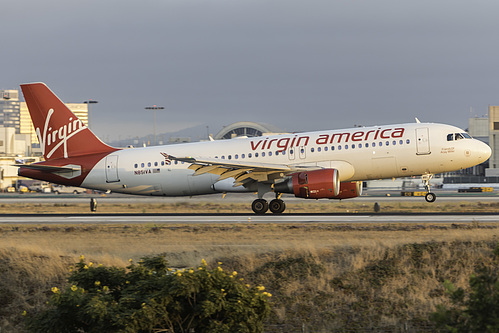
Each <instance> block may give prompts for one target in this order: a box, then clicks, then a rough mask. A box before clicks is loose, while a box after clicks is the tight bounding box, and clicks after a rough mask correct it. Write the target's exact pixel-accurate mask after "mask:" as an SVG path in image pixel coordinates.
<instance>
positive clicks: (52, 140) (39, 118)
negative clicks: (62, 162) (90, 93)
mask: <svg viewBox="0 0 499 333" xmlns="http://www.w3.org/2000/svg"><path fill="white" fill-rule="evenodd" d="M21 89H22V91H23V94H24V99H25V100H26V104H27V105H28V109H29V113H30V115H31V120H32V121H33V126H34V127H35V131H36V135H37V136H38V140H39V141H40V147H41V149H42V152H43V157H45V159H46V160H53V159H58V158H68V157H76V156H82V155H88V154H97V153H106V152H113V151H115V150H117V149H115V148H112V147H110V146H108V145H106V144H105V143H104V142H102V141H101V140H100V139H99V138H98V137H96V136H95V135H94V134H93V133H92V132H91V131H90V130H89V129H88V128H87V127H86V126H85V125H83V123H82V122H81V120H80V119H78V117H76V116H75V115H74V113H73V112H71V110H69V108H68V107H67V106H66V105H65V104H64V103H63V102H62V101H61V100H60V99H59V98H58V97H57V96H56V95H55V94H54V93H53V92H52V91H51V90H50V89H49V88H48V87H47V86H46V85H45V84H44V83H29V84H22V85H21Z"/></svg>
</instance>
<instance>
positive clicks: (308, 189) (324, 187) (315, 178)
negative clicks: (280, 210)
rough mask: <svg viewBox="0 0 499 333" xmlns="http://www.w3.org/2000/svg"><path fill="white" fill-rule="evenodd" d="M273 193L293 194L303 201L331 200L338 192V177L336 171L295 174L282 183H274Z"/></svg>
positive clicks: (326, 170)
mask: <svg viewBox="0 0 499 333" xmlns="http://www.w3.org/2000/svg"><path fill="white" fill-rule="evenodd" d="M274 191H276V192H280V193H293V194H294V195H295V197H298V198H305V199H323V198H331V197H335V196H337V195H338V194H339V192H340V177H339V176H338V170H336V169H321V170H313V171H303V172H297V173H293V174H292V175H291V177H290V178H288V179H286V180H285V181H284V182H281V183H276V184H275V185H274Z"/></svg>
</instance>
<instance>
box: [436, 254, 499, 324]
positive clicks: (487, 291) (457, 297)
mask: <svg viewBox="0 0 499 333" xmlns="http://www.w3.org/2000/svg"><path fill="white" fill-rule="evenodd" d="M498 255H499V246H497V247H496V249H495V251H494V257H495V260H494V263H493V265H491V266H489V267H487V266H485V265H483V264H482V265H480V266H479V267H478V268H477V269H476V271H475V274H473V275H472V276H471V277H470V279H469V285H470V287H469V290H464V289H463V288H456V287H455V286H454V285H453V284H452V283H450V282H449V281H446V282H445V284H444V286H445V289H446V290H447V292H448V294H449V296H450V301H451V306H450V307H446V306H444V305H438V306H437V311H436V312H434V313H432V314H431V316H430V318H431V320H432V321H434V322H435V323H436V325H437V327H438V328H440V330H441V331H444V332H499V270H498V266H497V260H498Z"/></svg>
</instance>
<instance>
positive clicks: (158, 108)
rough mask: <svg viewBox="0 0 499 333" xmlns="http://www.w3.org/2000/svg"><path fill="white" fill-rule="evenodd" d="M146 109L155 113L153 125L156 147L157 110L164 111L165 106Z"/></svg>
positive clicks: (147, 107)
mask: <svg viewBox="0 0 499 333" xmlns="http://www.w3.org/2000/svg"><path fill="white" fill-rule="evenodd" d="M144 109H146V110H153V111H154V123H153V126H154V127H153V130H154V132H153V134H154V145H156V110H163V109H164V107H163V106H157V105H153V106H146V107H145V108H144Z"/></svg>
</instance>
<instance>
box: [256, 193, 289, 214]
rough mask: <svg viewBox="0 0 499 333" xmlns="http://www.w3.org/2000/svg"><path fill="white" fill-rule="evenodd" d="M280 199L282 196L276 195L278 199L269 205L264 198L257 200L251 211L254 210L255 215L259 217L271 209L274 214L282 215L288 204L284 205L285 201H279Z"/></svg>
mask: <svg viewBox="0 0 499 333" xmlns="http://www.w3.org/2000/svg"><path fill="white" fill-rule="evenodd" d="M279 197H280V195H276V198H275V199H274V200H272V201H271V202H270V203H268V202H267V200H265V199H262V198H260V199H256V200H255V201H253V203H252V204H251V209H253V211H254V212H255V214H258V215H263V214H265V213H266V212H267V211H268V210H269V209H270V211H271V212H272V213H274V214H281V213H282V212H284V210H285V209H286V204H285V203H284V201H282V200H281V199H279Z"/></svg>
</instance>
